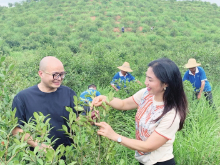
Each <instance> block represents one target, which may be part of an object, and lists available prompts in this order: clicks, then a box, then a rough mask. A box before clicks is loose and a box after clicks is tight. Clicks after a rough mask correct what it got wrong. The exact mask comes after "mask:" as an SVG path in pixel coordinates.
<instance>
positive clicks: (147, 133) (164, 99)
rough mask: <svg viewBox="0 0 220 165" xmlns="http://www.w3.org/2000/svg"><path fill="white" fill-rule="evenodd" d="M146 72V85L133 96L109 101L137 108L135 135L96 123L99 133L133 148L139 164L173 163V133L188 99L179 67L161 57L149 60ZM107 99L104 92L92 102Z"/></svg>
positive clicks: (183, 116)
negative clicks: (127, 136)
mask: <svg viewBox="0 0 220 165" xmlns="http://www.w3.org/2000/svg"><path fill="white" fill-rule="evenodd" d="M148 67H149V68H148V70H147V72H146V80H145V85H146V88H144V89H142V90H140V91H138V92H137V93H136V94H134V95H133V96H131V97H129V98H127V99H124V100H120V99H117V98H114V99H113V100H112V101H110V102H109V103H107V104H109V105H110V106H112V107H113V108H115V109H119V110H131V109H135V108H138V110H137V113H136V117H135V124H136V139H129V138H126V137H124V136H121V135H119V134H117V133H116V132H114V130H113V129H112V128H111V126H109V125H108V124H107V123H105V122H100V123H96V125H97V126H99V127H100V129H99V130H98V134H99V135H102V136H105V137H107V138H109V139H111V140H114V141H116V142H119V143H120V144H122V145H124V146H126V147H128V148H130V149H132V150H135V158H136V159H137V160H138V161H139V162H140V165H142V164H144V165H152V164H156V165H174V164H175V161H174V156H173V142H174V139H175V133H176V132H177V131H179V130H181V129H182V128H183V124H184V121H185V119H186V114H187V100H186V96H185V93H184V90H183V83H182V78H181V74H180V71H179V69H178V67H177V66H176V64H175V63H174V62H173V61H171V60H169V59H167V58H162V59H158V60H155V61H152V62H151V63H150V64H149V65H148ZM103 101H105V102H106V96H98V97H96V98H95V99H94V100H93V103H92V104H93V105H94V106H100V105H101V104H102V102H103Z"/></svg>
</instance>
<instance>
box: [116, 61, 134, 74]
mask: <svg viewBox="0 0 220 165" xmlns="http://www.w3.org/2000/svg"><path fill="white" fill-rule="evenodd" d="M117 68H118V69H120V70H123V71H125V72H133V70H131V68H130V64H129V63H128V62H124V64H123V65H122V66H119V67H117Z"/></svg>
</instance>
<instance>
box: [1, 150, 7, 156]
mask: <svg viewBox="0 0 220 165" xmlns="http://www.w3.org/2000/svg"><path fill="white" fill-rule="evenodd" d="M5 151H6V149H5V150H3V151H0V157H2V156H3V155H4V153H5Z"/></svg>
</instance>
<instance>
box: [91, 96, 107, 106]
mask: <svg viewBox="0 0 220 165" xmlns="http://www.w3.org/2000/svg"><path fill="white" fill-rule="evenodd" d="M102 102H106V96H104V95H100V96H97V97H95V98H94V99H93V100H92V105H91V106H92V107H93V106H96V107H98V106H101V105H102Z"/></svg>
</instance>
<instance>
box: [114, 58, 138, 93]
mask: <svg viewBox="0 0 220 165" xmlns="http://www.w3.org/2000/svg"><path fill="white" fill-rule="evenodd" d="M117 68H118V69H120V71H119V72H117V73H116V74H115V75H114V77H113V79H112V81H111V86H112V87H113V88H114V89H115V90H116V91H119V89H120V88H121V87H120V86H119V84H118V83H116V82H115V81H116V80H119V81H120V84H124V88H126V81H128V82H131V81H135V77H134V76H132V75H131V74H130V73H129V72H133V70H132V69H131V68H130V64H129V63H128V62H124V63H123V65H122V66H119V67H117ZM137 82H138V83H139V84H140V85H141V83H140V81H137Z"/></svg>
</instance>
